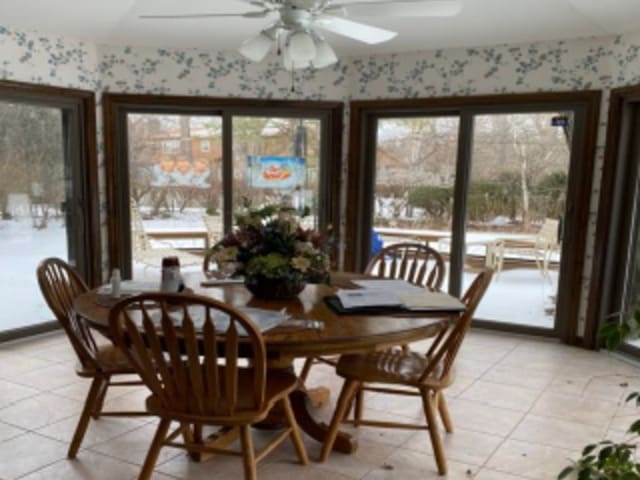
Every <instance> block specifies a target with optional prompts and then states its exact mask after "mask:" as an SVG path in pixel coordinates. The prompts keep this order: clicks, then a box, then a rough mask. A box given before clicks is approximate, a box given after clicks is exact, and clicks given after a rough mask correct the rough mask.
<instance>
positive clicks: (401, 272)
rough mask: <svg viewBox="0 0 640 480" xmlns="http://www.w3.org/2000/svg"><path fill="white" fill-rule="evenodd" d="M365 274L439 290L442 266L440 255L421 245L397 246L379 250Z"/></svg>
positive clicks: (370, 261) (442, 277) (443, 270)
mask: <svg viewBox="0 0 640 480" xmlns="http://www.w3.org/2000/svg"><path fill="white" fill-rule="evenodd" d="M365 273H366V274H368V275H374V276H378V277H381V278H395V279H402V280H406V281H407V282H409V283H412V284H414V285H418V286H421V287H429V288H432V289H434V290H440V288H441V287H442V282H443V281H444V273H445V265H444V260H443V259H442V255H440V253H439V252H438V251H437V250H435V249H433V248H431V247H429V246H427V245H423V244H421V243H396V244H394V245H390V246H388V247H385V248H383V249H382V250H380V251H379V252H378V253H377V254H376V255H375V256H374V257H373V258H372V259H371V260H369V263H368V264H367V267H366V268H365Z"/></svg>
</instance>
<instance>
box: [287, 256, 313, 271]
mask: <svg viewBox="0 0 640 480" xmlns="http://www.w3.org/2000/svg"><path fill="white" fill-rule="evenodd" d="M291 266H292V267H293V268H295V269H296V270H300V271H301V272H306V271H307V269H308V268H309V267H310V266H311V260H309V259H308V258H305V257H293V258H292V259H291Z"/></svg>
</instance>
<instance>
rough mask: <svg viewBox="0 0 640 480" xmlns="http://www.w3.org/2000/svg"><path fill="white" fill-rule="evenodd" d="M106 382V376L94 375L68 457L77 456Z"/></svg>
mask: <svg viewBox="0 0 640 480" xmlns="http://www.w3.org/2000/svg"><path fill="white" fill-rule="evenodd" d="M104 382H105V380H104V378H103V377H101V376H99V375H96V376H95V377H93V381H92V382H91V387H89V393H87V398H86V400H85V401H84V407H83V408H82V413H81V414H80V420H78V425H77V426H76V431H75V432H74V434H73V439H72V440H71V445H69V450H68V452H67V457H69V458H76V455H77V453H78V450H79V449H80V445H81V444H82V439H83V438H84V434H85V433H86V431H87V427H88V426H89V420H90V419H91V414H92V413H93V412H94V409H95V405H96V401H97V399H98V396H99V395H100V391H101V390H102V384H103V383H104Z"/></svg>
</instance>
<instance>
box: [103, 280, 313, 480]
mask: <svg viewBox="0 0 640 480" xmlns="http://www.w3.org/2000/svg"><path fill="white" fill-rule="evenodd" d="M134 317H135V319H134ZM221 317H224V318H225V323H226V325H225V326H224V327H223V326H222V325H221V324H222V322H219V320H218V319H220V318H221ZM214 319H215V320H214ZM109 323H110V327H111V330H112V335H113V337H114V339H115V341H116V344H117V345H119V346H120V347H121V348H122V350H123V351H124V352H125V354H126V356H127V358H128V359H129V361H130V362H131V364H132V365H133V366H134V368H135V370H136V371H137V372H138V373H139V374H140V376H141V377H142V379H143V381H144V383H145V384H146V385H147V386H148V387H149V389H150V390H151V395H150V396H149V398H148V399H147V402H146V406H147V410H148V411H149V412H150V413H151V414H153V415H157V416H158V417H160V423H159V425H158V428H157V430H156V434H155V436H154V438H153V441H152V443H151V446H150V448H149V451H148V453H147V457H146V459H145V462H144V465H143V467H142V471H141V473H140V476H139V477H138V478H139V479H140V480H146V479H149V478H150V477H151V475H152V473H153V468H154V465H155V463H156V460H157V457H158V454H159V452H160V450H161V448H162V447H163V446H171V447H175V448H183V449H186V450H187V451H189V452H199V453H216V454H228V455H237V456H242V457H243V460H244V472H245V478H246V479H248V480H254V479H256V463H257V462H258V461H260V460H262V458H264V456H265V455H266V454H267V453H269V452H270V451H272V450H273V449H274V448H275V446H276V445H278V444H280V443H281V442H282V441H284V440H285V439H286V438H287V437H290V438H291V440H292V441H293V444H294V447H295V449H296V453H297V456H298V459H299V461H300V463H302V464H306V463H307V462H308V460H307V453H306V450H305V446H304V443H303V442H302V438H301V436H300V433H299V431H298V426H297V423H296V420H295V417H294V415H293V410H292V408H291V403H290V401H289V394H290V393H291V392H292V391H293V390H294V389H296V388H297V385H298V380H297V378H296V376H295V375H294V374H293V373H289V372H285V371H282V370H274V371H267V363H266V362H267V353H266V349H265V344H264V339H263V338H262V334H261V333H260V331H259V330H258V328H257V327H256V326H255V324H254V323H253V322H252V321H251V320H250V319H249V318H248V317H247V316H246V315H245V314H244V313H242V312H241V311H239V310H236V309H235V308H233V307H231V306H229V305H227V304H225V303H222V302H219V301H216V300H213V299H211V298H207V297H200V296H196V295H184V294H166V293H165V294H159V293H147V294H142V295H139V296H137V297H131V298H128V299H125V300H123V301H122V302H120V303H118V304H117V305H116V306H115V307H114V308H113V310H112V311H111V314H110V317H109ZM196 323H197V324H198V326H197V327H196ZM240 356H242V357H245V358H247V359H250V361H246V362H243V360H242V359H240V358H239V357H240ZM275 405H278V406H279V407H281V408H282V411H283V412H284V414H285V418H286V420H287V423H288V425H287V426H286V427H285V429H284V431H283V432H281V433H279V434H278V435H276V436H275V438H274V439H272V440H271V441H270V442H269V443H268V444H267V445H265V446H264V447H263V448H262V450H261V451H259V452H255V451H254V448H253V440H252V436H251V425H252V424H254V423H256V422H260V421H262V420H264V419H265V418H266V416H267V414H268V413H269V412H270V410H271V409H272V407H274V406H275ZM172 421H175V422H178V426H177V428H176V429H175V430H174V431H173V432H171V433H169V429H170V426H171V422H172ZM191 425H196V426H197V427H199V428H195V429H194V430H192V429H191ZM203 425H210V426H221V427H230V428H234V427H235V428H238V429H239V430H240V439H241V451H235V450H227V449H221V448H219V447H218V448H214V447H212V446H206V444H204V443H203V442H202V439H201V438H198V437H200V433H201V428H202V426H203ZM199 430H200V431H199ZM180 435H182V437H183V439H184V441H183V442H181V443H177V441H176V438H177V437H179V436H180Z"/></svg>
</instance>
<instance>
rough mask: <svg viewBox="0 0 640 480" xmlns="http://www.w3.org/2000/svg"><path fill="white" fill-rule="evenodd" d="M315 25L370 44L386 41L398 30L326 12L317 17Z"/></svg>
mask: <svg viewBox="0 0 640 480" xmlns="http://www.w3.org/2000/svg"><path fill="white" fill-rule="evenodd" d="M313 25H314V26H317V27H318V28H322V29H324V30H328V31H329V32H333V33H337V34H338V35H342V36H344V37H348V38H352V39H354V40H358V41H360V42H364V43H368V44H369V45H375V44H376V43H382V42H386V41H388V40H391V39H392V38H393V37H395V36H396V35H397V33H396V32H391V31H389V30H385V29H383V28H378V27H374V26H371V25H366V24H364V23H359V22H354V21H353V20H347V19H346V18H340V17H334V16H332V15H325V14H321V15H318V16H317V17H315V19H314V22H313Z"/></svg>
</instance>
